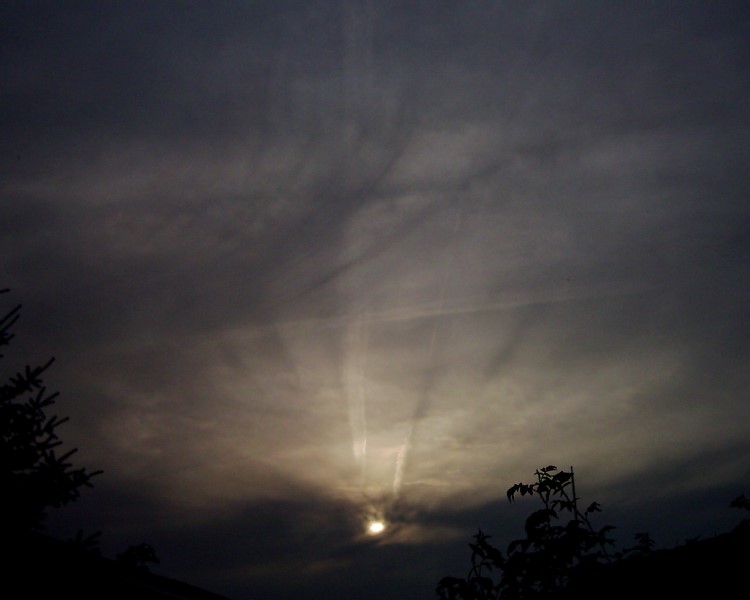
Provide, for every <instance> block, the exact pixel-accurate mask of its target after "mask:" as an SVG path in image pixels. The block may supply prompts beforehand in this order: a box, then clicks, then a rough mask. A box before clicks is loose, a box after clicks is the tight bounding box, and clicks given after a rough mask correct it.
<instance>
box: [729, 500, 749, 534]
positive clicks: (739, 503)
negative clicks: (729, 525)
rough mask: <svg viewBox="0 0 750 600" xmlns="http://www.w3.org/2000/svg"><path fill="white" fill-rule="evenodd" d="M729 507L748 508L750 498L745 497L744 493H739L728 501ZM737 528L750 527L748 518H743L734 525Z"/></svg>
mask: <svg viewBox="0 0 750 600" xmlns="http://www.w3.org/2000/svg"><path fill="white" fill-rule="evenodd" d="M729 507H730V508H739V509H743V508H744V509H745V510H750V498H746V497H745V494H740V495H739V496H737V497H736V498H735V499H734V500H732V501H731V502H730V503H729ZM736 529H737V530H741V529H750V518H748V519H743V520H742V521H740V523H739V525H737V527H736Z"/></svg>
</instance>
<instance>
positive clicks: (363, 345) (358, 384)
mask: <svg viewBox="0 0 750 600" xmlns="http://www.w3.org/2000/svg"><path fill="white" fill-rule="evenodd" d="M368 330H369V324H368V321H367V317H362V316H360V317H359V318H357V319H353V320H351V321H350V323H349V326H348V331H347V343H346V365H345V374H344V376H345V392H346V400H347V405H348V409H349V425H350V426H351V430H352V451H353V453H354V459H355V460H356V461H357V462H358V463H359V464H360V469H361V477H362V487H364V486H365V482H366V479H367V407H366V389H365V369H366V365H367V344H368V339H367V337H368Z"/></svg>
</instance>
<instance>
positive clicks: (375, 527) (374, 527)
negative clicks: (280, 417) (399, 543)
mask: <svg viewBox="0 0 750 600" xmlns="http://www.w3.org/2000/svg"><path fill="white" fill-rule="evenodd" d="M367 531H368V532H369V533H370V534H372V535H378V534H379V533H383V531H385V523H383V521H370V523H369V524H368V525H367Z"/></svg>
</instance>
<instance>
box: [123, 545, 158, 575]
mask: <svg viewBox="0 0 750 600" xmlns="http://www.w3.org/2000/svg"><path fill="white" fill-rule="evenodd" d="M117 560H118V561H119V562H120V563H121V564H124V565H127V566H129V567H132V568H134V569H141V570H145V571H148V570H149V569H148V566H147V564H146V563H154V564H157V565H158V564H159V558H158V557H157V556H156V551H155V550H154V549H153V548H152V547H151V545H150V544H136V545H135V546H129V547H128V548H127V550H125V551H123V552H121V553H120V554H118V555H117Z"/></svg>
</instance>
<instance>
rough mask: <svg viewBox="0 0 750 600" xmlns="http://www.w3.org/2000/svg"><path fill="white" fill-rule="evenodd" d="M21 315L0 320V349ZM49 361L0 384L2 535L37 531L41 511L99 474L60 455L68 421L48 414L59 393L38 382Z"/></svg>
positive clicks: (17, 310) (66, 498)
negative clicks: (62, 428)
mask: <svg viewBox="0 0 750 600" xmlns="http://www.w3.org/2000/svg"><path fill="white" fill-rule="evenodd" d="M7 291H8V290H0V293H4V292H7ZM20 313H21V305H20V304H19V305H18V306H16V307H15V308H13V309H11V310H10V311H8V312H7V313H6V314H5V316H3V317H2V318H0V347H7V346H8V345H9V344H10V342H11V340H12V339H13V337H14V334H13V332H12V329H13V327H14V325H15V324H16V322H17V321H18V319H19V317H20ZM0 358H4V355H2V354H0ZM53 362H54V359H49V360H48V361H47V362H45V363H43V364H41V365H38V366H34V367H32V366H29V365H26V367H25V368H24V369H22V370H20V371H16V372H15V373H14V374H11V375H10V376H9V377H8V378H7V380H6V381H5V383H3V384H1V385H0V519H2V527H3V532H4V534H6V535H14V534H16V535H20V534H26V533H29V532H32V531H39V530H41V529H42V528H43V521H44V517H45V514H46V513H45V510H46V509H48V508H58V507H61V506H64V505H66V504H68V503H70V502H73V501H75V500H76V499H77V498H78V497H79V496H80V491H81V488H83V487H90V486H91V479H92V477H94V476H95V475H97V474H99V473H101V471H94V472H89V471H87V470H86V469H85V468H81V467H74V466H73V464H72V463H71V462H70V458H71V456H72V455H73V454H74V453H75V452H76V449H72V450H69V451H67V452H64V453H62V454H60V453H59V447H60V445H61V444H62V441H61V440H60V437H59V435H58V428H59V427H60V425H62V424H63V423H65V422H66V421H67V420H68V419H67V417H62V418H61V417H58V416H57V415H55V414H51V415H50V411H51V409H52V407H53V405H54V404H55V400H56V399H57V396H58V394H57V393H49V392H48V391H47V388H46V387H45V386H44V381H43V375H44V373H45V372H46V371H47V369H48V368H49V367H50V366H51V365H52V363H53Z"/></svg>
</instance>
